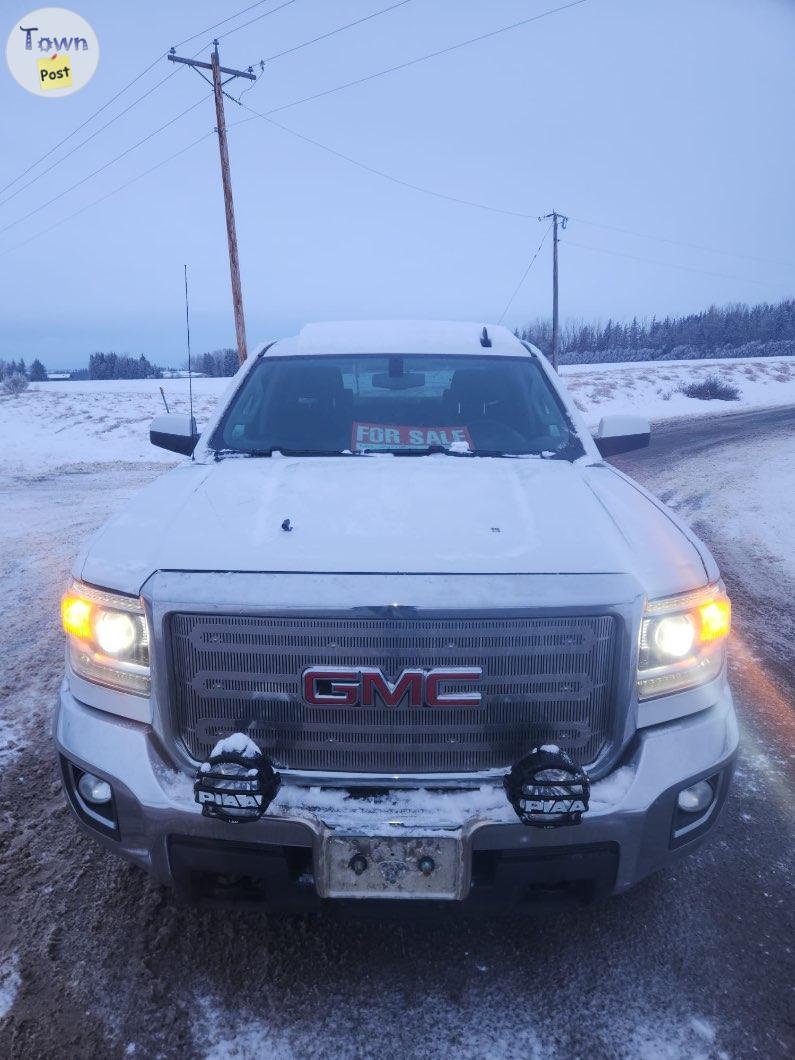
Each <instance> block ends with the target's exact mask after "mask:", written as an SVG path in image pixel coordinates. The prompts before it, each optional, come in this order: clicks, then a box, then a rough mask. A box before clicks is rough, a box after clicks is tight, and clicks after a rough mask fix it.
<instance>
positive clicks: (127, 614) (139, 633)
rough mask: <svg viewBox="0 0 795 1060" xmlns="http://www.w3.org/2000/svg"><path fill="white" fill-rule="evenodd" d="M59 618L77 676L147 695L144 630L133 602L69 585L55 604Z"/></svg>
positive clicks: (138, 607) (143, 619)
mask: <svg viewBox="0 0 795 1060" xmlns="http://www.w3.org/2000/svg"><path fill="white" fill-rule="evenodd" d="M61 620H62V622H63V628H64V630H65V631H66V634H67V636H68V638H69V661H70V663H71V665H72V669H73V670H74V672H75V673H76V674H77V675H78V677H83V678H85V679H86V680H87V681H93V682H95V683H96V684H100V685H106V686H107V687H108V688H117V689H119V690H120V691H122V692H132V693H134V694H135V695H137V696H148V695H149V632H148V630H147V627H146V617H145V615H144V612H143V608H142V607H141V604H140V601H139V600H137V599H136V598H135V597H132V596H121V595H119V594H117V593H110V592H104V591H102V590H101V589H92V588H91V587H90V586H88V585H80V584H79V583H75V584H74V585H73V586H72V588H71V589H70V590H69V592H68V593H67V594H66V595H65V596H64V598H63V599H62V600H61Z"/></svg>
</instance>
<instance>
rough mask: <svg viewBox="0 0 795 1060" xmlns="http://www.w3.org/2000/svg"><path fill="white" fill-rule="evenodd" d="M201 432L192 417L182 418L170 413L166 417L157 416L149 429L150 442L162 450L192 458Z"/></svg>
mask: <svg viewBox="0 0 795 1060" xmlns="http://www.w3.org/2000/svg"><path fill="white" fill-rule="evenodd" d="M198 440H199V432H198V431H197V430H196V420H195V419H193V417H192V416H181V415H179V414H178V413H176V412H169V413H168V414H167V415H166V416H155V418H154V419H153V420H152V423H151V425H150V427H149V441H150V442H151V443H152V445H156V446H158V447H159V448H160V449H170V450H171V452H173V453H182V455H183V456H190V455H191V453H192V452H193V450H194V449H195V448H196V443H197V442H198Z"/></svg>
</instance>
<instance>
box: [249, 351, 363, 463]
mask: <svg viewBox="0 0 795 1060" xmlns="http://www.w3.org/2000/svg"><path fill="white" fill-rule="evenodd" d="M346 398H347V395H346V391H345V388H344V387H343V383H342V373H341V372H340V370H339V368H334V367H332V366H331V365H328V366H326V365H313V366H312V367H307V366H303V365H300V364H285V365H282V366H281V368H280V372H279V375H278V378H277V381H276V382H275V385H274V387H273V392H272V395H271V413H270V416H269V418H268V419H269V422H268V424H267V428H266V429H267V434H268V437H269V440H270V442H271V444H272V445H275V446H279V445H283V446H284V447H285V448H287V449H307V448H309V449H344V448H346V447H347V446H348V445H349V444H350V401H349V400H346ZM346 420H347V429H346Z"/></svg>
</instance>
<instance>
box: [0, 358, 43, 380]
mask: <svg viewBox="0 0 795 1060" xmlns="http://www.w3.org/2000/svg"><path fill="white" fill-rule="evenodd" d="M12 375H18V376H22V377H23V378H24V379H29V380H30V382H31V383H41V382H43V381H44V380H45V379H46V378H47V369H46V368H45V367H44V365H43V364H42V363H41V361H40V360H39V359H38V357H36V358H35V360H34V361H33V363H32V364H31V366H30V368H28V366H27V365H26V364H25V359H24V357H20V359H19V360H18V361H4V360H2V359H0V380H3V379H10V378H11V376H12Z"/></svg>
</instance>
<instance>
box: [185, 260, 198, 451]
mask: <svg viewBox="0 0 795 1060" xmlns="http://www.w3.org/2000/svg"><path fill="white" fill-rule="evenodd" d="M183 268H184V270H185V330H186V331H187V333H188V398H189V401H190V429H191V434H195V433H196V421H195V420H194V418H193V368H192V366H191V358H190V305H189V303H188V266H187V265H183ZM191 459H193V457H192V456H191Z"/></svg>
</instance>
